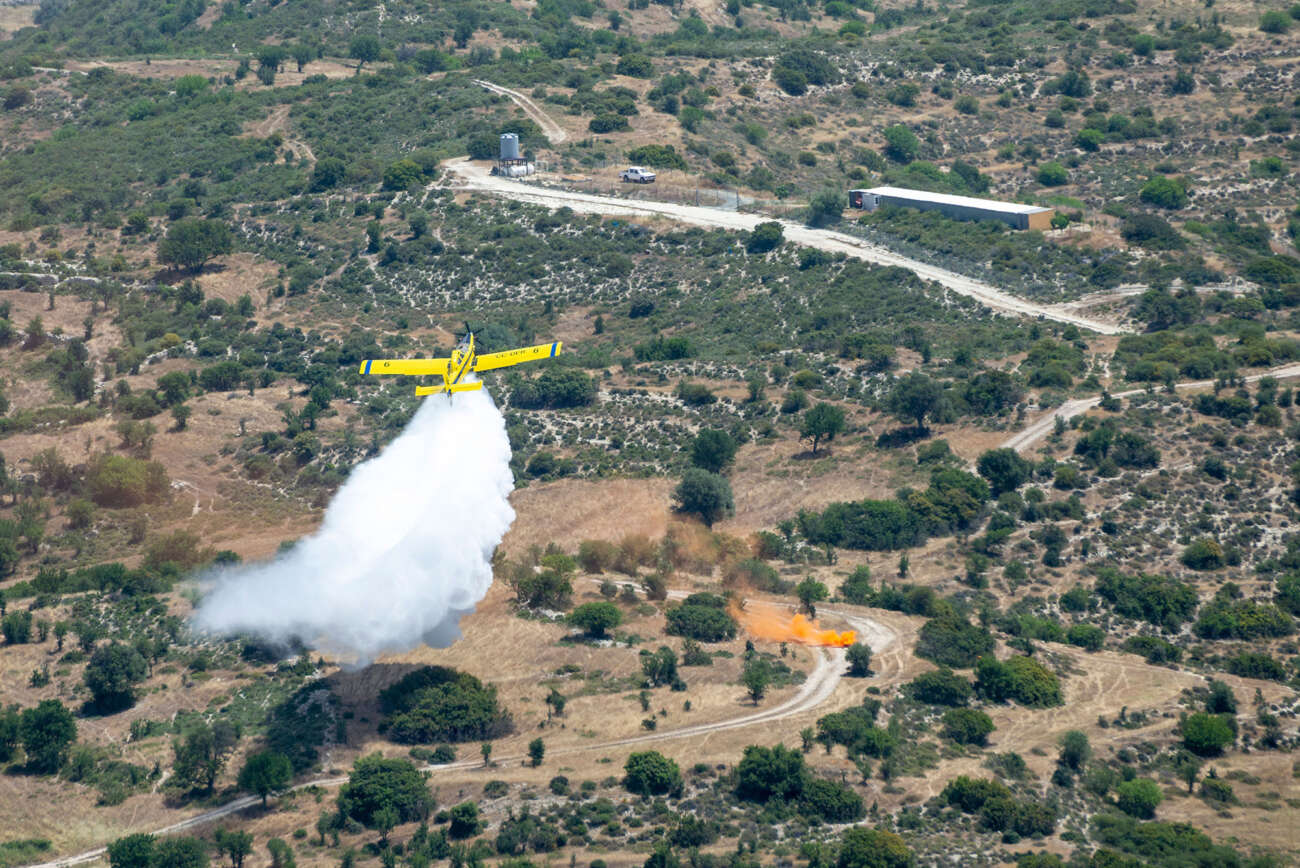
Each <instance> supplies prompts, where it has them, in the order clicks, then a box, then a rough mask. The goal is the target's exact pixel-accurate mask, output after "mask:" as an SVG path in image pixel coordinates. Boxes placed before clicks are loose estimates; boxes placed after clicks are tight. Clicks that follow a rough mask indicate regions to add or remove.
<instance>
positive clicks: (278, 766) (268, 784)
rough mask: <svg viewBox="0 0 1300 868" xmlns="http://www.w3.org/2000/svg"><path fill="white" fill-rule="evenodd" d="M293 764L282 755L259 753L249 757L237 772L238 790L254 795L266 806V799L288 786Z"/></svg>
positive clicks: (291, 776)
mask: <svg viewBox="0 0 1300 868" xmlns="http://www.w3.org/2000/svg"><path fill="white" fill-rule="evenodd" d="M292 778H293V764H292V763H290V762H289V758H288V757H287V756H285V755H284V754H280V753H275V752H274V751H261V752H260V753H255V754H253V755H252V756H250V757H249V758H248V759H247V760H245V762H244V767H243V768H242V769H240V770H239V788H240V789H241V790H248V791H249V792H251V793H256V794H257V795H259V796H261V797H262V805H263V806H265V805H266V800H267V797H268V796H270V795H271V794H272V793H277V792H279V791H281V790H283V789H284V788H285V787H287V786H289V781H290V780H291V779H292Z"/></svg>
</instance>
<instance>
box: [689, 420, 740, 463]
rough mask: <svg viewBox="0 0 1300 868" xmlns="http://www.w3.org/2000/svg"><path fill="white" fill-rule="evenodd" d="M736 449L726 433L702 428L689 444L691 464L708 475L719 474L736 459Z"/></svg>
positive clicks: (735, 445)
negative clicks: (707, 472)
mask: <svg viewBox="0 0 1300 868" xmlns="http://www.w3.org/2000/svg"><path fill="white" fill-rule="evenodd" d="M737 448H738V447H737V444H736V441H735V440H734V439H732V437H731V435H730V434H728V433H727V432H726V431H719V430H717V429H715V428H702V429H700V432H699V433H698V434H696V435H695V440H694V441H693V442H692V443H691V463H692V464H694V465H695V466H696V467H699V468H702V469H704V470H707V471H709V472H710V473H721V472H722V471H723V470H725V469H726V468H727V465H729V464H731V462H732V460H733V459H734V458H735V457H736V449H737Z"/></svg>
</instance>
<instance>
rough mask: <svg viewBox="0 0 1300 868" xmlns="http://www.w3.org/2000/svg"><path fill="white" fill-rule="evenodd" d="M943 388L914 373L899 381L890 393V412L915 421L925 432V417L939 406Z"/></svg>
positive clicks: (916, 372)
mask: <svg viewBox="0 0 1300 868" xmlns="http://www.w3.org/2000/svg"><path fill="white" fill-rule="evenodd" d="M942 396H943V388H942V387H941V386H940V385H939V384H938V383H936V382H935V381H934V380H932V379H930V378H929V377H927V376H926V375H925V374H922V373H920V372H919V371H913V372H912V373H910V374H908V375H907V376H906V377H904V378H903V379H901V380H899V381H898V383H897V384H896V385H895V386H894V389H893V391H891V392H890V393H889V400H888V405H889V409H890V411H891V412H892V413H893V414H894V415H896V416H898V417H899V418H900V419H904V420H908V419H910V420H914V421H915V422H916V427H917V428H918V429H919V430H921V431H925V430H926V427H925V417H926V416H929V415H930V413H931V412H933V411H934V409H935V407H937V406H938V405H939V400H940V398H941V397H942Z"/></svg>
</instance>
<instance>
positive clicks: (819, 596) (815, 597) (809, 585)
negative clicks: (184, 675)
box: [794, 576, 830, 618]
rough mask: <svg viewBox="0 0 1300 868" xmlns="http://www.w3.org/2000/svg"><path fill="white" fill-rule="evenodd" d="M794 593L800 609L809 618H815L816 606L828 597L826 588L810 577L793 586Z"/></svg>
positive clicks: (828, 592)
mask: <svg viewBox="0 0 1300 868" xmlns="http://www.w3.org/2000/svg"><path fill="white" fill-rule="evenodd" d="M794 593H795V596H797V597H798V598H799V605H800V607H801V608H802V609H803V610H804V611H805V612H807V613H808V617H809V618H816V617H817V604H818V603H820V602H821V601H822V600H825V599H826V598H827V597H829V596H830V591H829V590H827V588H826V586H825V585H823V584H822V583H821V582H819V581H817V580H816V579H814V578H813V577H812V576H809V577H808V578H806V579H804V580H803V581H802V582H800V583H799V584H797V585H795V588H794Z"/></svg>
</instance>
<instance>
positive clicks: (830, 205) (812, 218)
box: [808, 190, 845, 226]
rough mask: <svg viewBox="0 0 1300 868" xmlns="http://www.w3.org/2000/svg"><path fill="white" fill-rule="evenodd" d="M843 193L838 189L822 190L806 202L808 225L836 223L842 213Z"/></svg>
mask: <svg viewBox="0 0 1300 868" xmlns="http://www.w3.org/2000/svg"><path fill="white" fill-rule="evenodd" d="M844 205H845V200H844V194H843V193H842V192H841V191H839V190H822V191H821V192H820V193H816V194H814V195H813V197H812V199H810V200H809V202H808V225H809V226H828V225H830V224H832V223H838V222H839V220H840V217H841V216H843V214H844Z"/></svg>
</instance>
